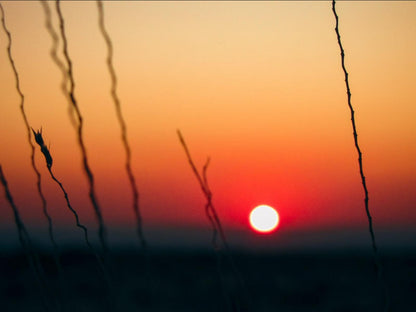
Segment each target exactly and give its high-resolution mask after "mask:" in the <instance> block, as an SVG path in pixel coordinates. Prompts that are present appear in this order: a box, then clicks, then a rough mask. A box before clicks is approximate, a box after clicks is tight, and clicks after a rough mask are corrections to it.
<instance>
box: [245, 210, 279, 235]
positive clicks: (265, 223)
mask: <svg viewBox="0 0 416 312" xmlns="http://www.w3.org/2000/svg"><path fill="white" fill-rule="evenodd" d="M249 220H250V225H251V227H252V228H253V230H255V231H257V232H260V233H270V232H272V231H274V230H275V229H276V228H277V226H278V225H279V214H278V213H277V211H276V210H275V209H274V208H272V207H270V206H268V205H260V206H257V207H256V208H254V209H253V210H252V211H251V212H250V216H249Z"/></svg>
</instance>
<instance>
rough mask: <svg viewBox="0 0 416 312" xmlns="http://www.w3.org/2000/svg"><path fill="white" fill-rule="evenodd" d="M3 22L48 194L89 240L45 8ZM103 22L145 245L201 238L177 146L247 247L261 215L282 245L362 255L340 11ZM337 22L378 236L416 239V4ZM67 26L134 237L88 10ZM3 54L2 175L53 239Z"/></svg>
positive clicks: (140, 6) (280, 8)
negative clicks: (49, 164) (344, 248)
mask: <svg viewBox="0 0 416 312" xmlns="http://www.w3.org/2000/svg"><path fill="white" fill-rule="evenodd" d="M2 4H3V7H4V9H5V14H6V23H7V26H8V28H9V30H10V32H11V35H12V38H13V47H12V53H13V56H14V58H15V63H16V67H17V69H18V71H19V74H20V79H21V89H22V91H23V93H24V94H25V107H26V113H27V116H28V119H29V123H30V125H31V126H32V127H33V128H35V129H37V128H40V127H42V129H43V134H44V138H45V140H46V142H47V145H50V150H51V153H52V156H53V159H54V165H53V168H54V171H55V173H56V176H57V177H58V178H60V179H61V180H62V182H63V183H64V185H65V186H66V188H67V189H68V192H69V196H70V199H71V201H72V202H73V206H74V207H75V208H76V209H78V211H79V213H80V215H81V220H83V222H84V223H86V224H87V225H89V226H90V227H92V228H95V227H96V225H95V219H94V214H93V209H92V207H91V205H90V203H89V201H88V197H87V196H88V194H87V182H86V179H85V176H84V174H83V171H82V167H81V156H80V155H81V154H80V151H79V148H78V147H77V145H76V137H75V130H74V128H73V127H72V126H71V123H70V119H69V117H68V110H67V108H68V104H67V102H66V100H65V98H64V96H63V95H62V93H61V90H60V87H59V85H60V82H61V74H60V72H59V70H58V69H57V67H56V65H55V64H54V63H53V62H52V60H51V57H50V55H49V50H50V48H51V44H52V43H51V39H50V37H49V35H48V33H47V31H46V28H45V27H44V15H43V10H42V7H41V5H40V4H39V3H38V2H36V1H30V2H23V1H19V2H11V1H10V2H7V1H5V2H3V1H2ZM51 8H52V9H53V19H54V22H55V26H56V25H57V17H56V14H55V10H54V6H51ZM104 9H105V18H106V20H105V23H106V26H107V29H108V31H109V34H110V36H111V38H112V41H113V45H114V64H115V68H116V72H117V76H118V79H119V85H118V94H119V96H120V99H121V104H122V110H123V113H124V115H125V118H126V122H127V127H128V137H129V140H130V143H131V147H132V153H133V169H134V174H135V176H136V178H137V181H138V186H139V191H140V195H141V197H140V203H141V209H142V214H143V222H144V230H145V233H146V231H147V230H148V231H151V229H156V228H162V229H163V228H165V229H167V228H169V229H172V231H173V233H174V234H175V233H176V234H177V233H180V231H181V229H185V228H208V222H207V220H206V217H205V215H204V210H203V207H204V198H203V196H202V193H201V191H200V188H199V186H198V184H197V181H196V179H195V177H194V176H193V174H192V172H191V170H190V167H189V165H188V163H187V160H186V157H185V154H184V152H183V150H182V148H181V146H180V144H179V141H178V138H177V136H176V129H178V128H179V129H181V131H182V133H183V135H184V137H185V140H186V141H187V143H188V146H189V148H190V150H191V153H192V155H193V157H194V160H195V162H196V163H197V164H198V166H199V167H202V165H203V164H204V162H205V160H206V157H207V156H210V157H211V165H210V168H209V170H208V179H209V183H210V185H211V189H212V191H213V194H214V202H215V204H216V207H217V209H218V213H219V215H220V218H221V220H222V221H223V224H224V227H225V228H226V230H227V231H228V232H230V233H231V232H233V231H237V232H238V233H242V234H241V235H252V234H251V230H250V229H249V227H248V214H249V212H250V210H251V209H252V208H253V207H255V206H256V205H258V204H269V205H272V206H274V207H275V208H277V210H278V211H279V214H280V218H281V222H280V229H279V230H278V231H277V232H275V233H274V234H272V237H273V239H276V241H277V242H279V241H281V242H284V241H285V235H286V236H287V241H289V236H290V235H291V236H290V237H291V241H296V239H294V237H295V238H296V237H297V236H296V235H295V234H296V233H302V234H299V236H301V237H302V236H305V235H306V236H307V235H310V234H311V233H314V232H316V231H323V232H326V233H331V231H332V230H333V229H337V230H342V229H346V230H345V231H346V232H345V233H347V234H346V235H347V240H348V233H351V235H352V233H354V231H356V233H358V232H360V231H363V232H364V235H365V239H367V233H365V231H366V229H367V219H366V216H365V211H364V204H363V198H364V194H363V190H362V186H361V181H360V176H359V171H358V163H357V153H356V150H355V148H354V145H353V137H352V128H351V122H350V114H349V110H348V107H347V98H346V90H345V83H344V76H343V72H342V69H341V66H340V65H341V64H340V53H339V47H338V44H337V41H336V35H335V31H334V27H335V20H334V17H333V14H332V10H331V2H330V1H320V2H318V1H306V2H299V1H293V2H289V1H287V2H281V1H277V2H246V1H244V2H238V1H232V2H220V1H215V2H187V1H184V2H174V1H168V2H162V1H156V2H139V1H129V2H118V3H115V2H111V1H105V2H104ZM337 10H338V15H339V18H340V32H341V36H342V42H343V45H344V49H345V53H346V66H347V69H348V71H349V74H350V76H349V78H350V86H351V92H352V104H353V106H354V107H355V111H356V121H357V127H358V134H359V142H360V144H361V148H362V151H363V154H364V170H365V173H366V178H367V182H368V188H369V192H370V209H371V211H372V213H373V217H374V222H375V227H376V231H377V230H379V231H383V230H385V229H387V230H391V231H394V230H397V231H398V230H400V233H406V232H408V233H410V232H411V229H412V228H414V227H415V225H416V209H415V208H416V194H415V191H414V190H415V189H416V162H415V159H416V144H415V142H416V122H415V116H416V106H415V99H416V95H415V92H414V91H415V73H416V59H415V55H416V41H415V38H416V21H415V19H414V17H415V16H416V3H415V2H412V1H404V2H399V1H396V2H392V1H369V2H360V1H358V2H346V1H342V2H339V3H338V4H337ZM62 11H63V15H64V19H65V23H66V24H65V26H66V30H67V36H68V48H69V54H70V56H71V58H72V60H73V66H74V75H75V83H76V89H75V96H76V98H77V100H78V102H79V106H80V109H81V113H82V114H83V116H84V119H85V131H84V134H85V141H86V145H87V150H88V156H89V159H90V164H91V167H92V170H93V172H94V174H95V177H96V181H97V189H98V197H99V201H100V204H101V206H102V210H103V214H104V220H105V221H106V223H107V224H108V226H109V227H110V228H111V227H114V228H115V227H120V226H121V227H123V228H125V229H130V230H131V233H132V235H134V234H133V233H134V232H133V228H134V221H133V220H134V219H133V212H132V204H131V194H130V188H129V185H128V180H127V176H126V173H125V170H124V157H125V156H124V150H123V148H122V144H121V141H120V128H119V125H118V123H117V119H116V115H115V109H114V105H113V103H112V101H111V98H110V93H109V90H110V78H109V74H108V72H107V67H106V65H105V57H106V53H107V51H106V47H105V44H104V40H103V38H102V36H101V34H100V32H99V28H98V22H97V17H98V15H97V8H96V4H95V2H67V1H65V2H63V3H62ZM6 45H7V38H6V35H5V33H4V31H3V30H1V31H0V86H1V92H0V103H1V104H0V131H1V133H2V135H1V136H0V146H1V149H0V161H1V164H2V166H3V170H4V172H5V174H6V176H7V178H8V180H9V184H10V188H11V191H12V193H13V195H14V197H15V200H16V202H17V204H18V206H19V208H20V209H21V211H22V217H23V219H24V221H25V222H26V223H27V224H28V225H29V226H31V227H40V228H44V227H45V226H46V222H45V220H44V217H43V216H42V214H41V203H40V200H39V198H38V195H37V193H36V185H35V181H36V178H35V175H34V173H33V171H32V169H31V166H30V149H29V146H28V143H27V141H26V130H25V127H24V123H23V120H22V116H21V114H20V111H19V97H18V94H17V92H16V90H15V88H14V84H15V81H14V76H13V73H12V69H11V66H10V64H9V61H8V58H7V52H6ZM60 51H61V47H60ZM60 56H61V57H62V55H61V53H60ZM36 162H37V164H38V167H39V168H41V172H42V177H43V186H44V189H45V193H46V194H47V200H48V203H49V206H50V210H51V214H52V216H53V218H54V220H55V222H56V224H57V225H59V226H72V224H73V218H72V215H71V214H70V213H69V212H68V211H67V210H66V206H65V202H64V199H63V197H62V195H61V193H60V190H59V189H58V188H57V187H56V185H55V184H54V183H53V181H51V179H50V178H49V176H48V173H47V170H46V167H45V163H44V159H43V156H42V155H41V154H40V153H39V151H37V154H36ZM0 205H1V210H0V227H1V228H8V227H12V220H13V219H12V213H11V210H10V208H9V207H8V205H7V203H6V201H5V198H4V196H0ZM237 232H236V233H237ZM148 233H150V232H148ZM287 233H291V234H287ZM293 233H295V234H293ZM360 233H361V232H360ZM412 233H414V232H412ZM109 235H110V237H111V235H112V232H111V229H110V231H109ZM294 235H295V236H294ZM329 235H331V234H329ZM179 236H180V235H179ZM236 236H238V235H236ZM148 239H149V241H150V242H152V237H151V235H150V234H149V235H148ZM160 239H162V240H163V235H162V236H161V238H160ZM181 239H186V238H183V237H182V238H181ZM207 239H208V236H207ZM256 239H257V240H258V241H259V240H261V239H265V240H271V238H270V237H268V238H264V237H263V238H258V237H257V238H256ZM300 239H301V238H300Z"/></svg>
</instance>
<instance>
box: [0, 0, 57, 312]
mask: <svg viewBox="0 0 416 312" xmlns="http://www.w3.org/2000/svg"><path fill="white" fill-rule="evenodd" d="M0 5H1V4H0ZM0 181H1V183H2V185H3V187H4V192H5V195H6V199H7V201H8V202H9V204H10V206H11V207H12V210H13V215H14V222H15V224H16V227H17V232H18V236H19V242H20V244H21V246H22V248H23V250H24V251H25V254H26V258H27V260H28V262H29V265H30V268H31V270H32V272H33V275H34V276H35V279H36V282H37V283H38V285H39V288H40V289H39V290H40V293H41V297H42V298H41V299H42V304H43V308H44V310H45V311H54V309H53V308H52V307H51V303H50V302H49V301H48V299H47V295H46V293H47V285H46V280H45V273H44V272H43V269H42V266H41V264H40V261H39V257H38V255H37V254H36V253H35V251H34V249H33V246H32V242H31V240H30V236H29V233H28V232H27V230H26V227H25V225H24V223H23V221H22V219H21V217H20V213H19V209H18V208H17V206H16V204H15V202H14V199H13V197H12V194H11V192H10V190H9V186H8V183H7V180H6V177H5V175H4V173H3V169H2V166H1V164H0Z"/></svg>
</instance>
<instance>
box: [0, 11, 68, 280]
mask: <svg viewBox="0 0 416 312" xmlns="http://www.w3.org/2000/svg"><path fill="white" fill-rule="evenodd" d="M0 11H1V22H2V26H3V30H4V31H5V33H6V35H7V39H8V43H7V55H8V58H9V62H10V65H11V67H12V70H13V74H14V77H15V83H16V85H15V87H16V91H17V93H18V94H19V97H20V105H19V108H20V112H21V115H22V117H23V121H24V124H25V127H26V132H27V141H28V144H29V146H30V162H31V165H32V169H33V171H34V173H35V175H36V187H37V191H38V195H39V197H40V200H41V202H42V212H43V215H44V216H45V218H46V220H47V222H48V235H49V240H50V241H51V244H52V248H53V258H54V262H55V265H56V268H57V270H58V278H59V279H60V280H61V279H62V266H61V262H60V259H59V248H58V244H57V243H56V240H55V236H54V232H53V221H52V217H51V216H50V214H49V211H48V204H47V201H46V198H45V195H44V194H43V190H42V183H41V180H42V178H41V174H40V172H39V170H38V168H37V166H36V163H35V146H34V144H33V143H32V139H31V137H32V136H31V131H30V126H29V122H28V119H27V116H26V112H25V96H24V94H23V92H22V90H21V88H20V78H19V74H18V71H17V68H16V65H15V62H14V59H13V55H12V51H11V49H12V37H11V34H10V31H9V30H8V28H7V26H6V21H5V14H4V10H3V6H2V5H1V3H0ZM61 285H62V281H61Z"/></svg>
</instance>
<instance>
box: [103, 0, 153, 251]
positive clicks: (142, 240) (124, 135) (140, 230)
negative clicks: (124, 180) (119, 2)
mask: <svg viewBox="0 0 416 312" xmlns="http://www.w3.org/2000/svg"><path fill="white" fill-rule="evenodd" d="M97 8H98V24H99V28H100V31H101V33H102V35H103V37H104V41H105V43H106V45H107V59H106V61H107V67H108V71H109V73H110V77H111V97H112V99H113V102H114V106H115V108H116V113H117V119H118V122H119V124H120V128H121V141H122V143H123V146H124V150H125V154H126V162H125V169H126V172H127V176H128V179H129V182H130V188H131V191H132V195H133V211H134V214H135V217H136V226H137V228H136V232H137V236H138V238H139V241H140V244H141V247H142V248H143V249H145V248H146V245H147V243H146V239H145V237H144V234H143V226H142V216H141V214H140V208H139V191H138V189H137V184H136V179H135V178H134V175H133V171H132V168H131V148H130V144H129V141H128V139H127V126H126V122H125V120H124V117H123V114H122V111H121V104H120V99H119V97H118V95H117V76H116V72H115V69H114V65H113V44H112V42H111V38H110V36H109V34H108V32H107V31H106V28H105V24H104V7H103V3H102V1H101V0H98V1H97Z"/></svg>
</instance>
